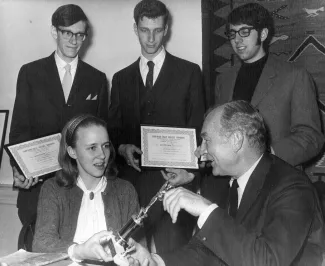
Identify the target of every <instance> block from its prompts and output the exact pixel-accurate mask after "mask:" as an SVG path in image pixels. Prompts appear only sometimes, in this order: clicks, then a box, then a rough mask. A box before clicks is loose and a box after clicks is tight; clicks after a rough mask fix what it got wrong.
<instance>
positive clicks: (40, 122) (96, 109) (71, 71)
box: [9, 4, 108, 224]
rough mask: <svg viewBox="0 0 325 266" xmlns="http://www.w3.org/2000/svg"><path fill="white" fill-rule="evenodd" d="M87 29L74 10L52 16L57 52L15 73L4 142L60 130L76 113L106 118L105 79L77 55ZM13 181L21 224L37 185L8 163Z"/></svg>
mask: <svg viewBox="0 0 325 266" xmlns="http://www.w3.org/2000/svg"><path fill="white" fill-rule="evenodd" d="M88 29H89V22H88V19H87V17H86V15H85V13H84V12H83V11H82V9H81V8H80V7H79V6H77V5H72V4H69V5H64V6H61V7H59V8H58V9H57V10H56V11H55V12H54V14H53V16H52V28H51V34H52V36H53V38H54V39H55V41H56V44H57V49H56V51H55V52H54V53H53V54H51V55H50V56H49V57H46V58H43V59H39V60H37V61H34V62H31V63H28V64H26V65H24V66H22V68H21V69H20V71H19V75H18V80H17V93H16V100H15V105H14V110H13V116H12V122H11V129H10V134H9V141H10V143H18V142H23V141H28V140H31V139H35V138H38V137H41V136H45V135H49V134H53V133H58V132H61V130H62V128H63V126H64V124H65V123H66V121H67V120H69V119H70V118H71V117H72V116H74V115H76V114H80V113H91V114H94V115H98V116H100V117H101V118H103V119H105V120H107V113H108V90H107V79H106V75H105V74H104V73H102V72H100V71H99V70H97V69H95V68H94V67H92V66H90V65H88V64H87V63H85V62H83V61H82V60H81V59H80V58H79V57H78V52H79V50H80V48H81V47H82V45H83V43H84V40H85V39H86V37H87V35H88ZM13 177H14V186H16V187H19V188H20V191H19V195H18V201H17V207H18V214H19V217H20V220H21V222H22V223H23V224H25V223H28V222H29V221H30V220H31V219H33V217H34V216H35V214H36V207H37V199H38V195H39V191H40V187H41V183H40V182H38V178H34V179H25V177H24V176H23V175H22V174H20V173H19V171H18V170H17V168H16V167H15V166H14V165H13Z"/></svg>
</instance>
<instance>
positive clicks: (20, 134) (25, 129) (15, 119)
mask: <svg viewBox="0 0 325 266" xmlns="http://www.w3.org/2000/svg"><path fill="white" fill-rule="evenodd" d="M27 76H28V74H27V66H26V65H25V66H23V67H22V68H21V69H20V71H19V74H18V79H17V87H16V99H15V104H14V109H13V114H12V120H11V127H10V133H9V142H10V143H18V142H22V141H27V140H29V139H30V138H31V128H30V101H29V98H30V95H31V91H30V85H29V83H28V77H27Z"/></svg>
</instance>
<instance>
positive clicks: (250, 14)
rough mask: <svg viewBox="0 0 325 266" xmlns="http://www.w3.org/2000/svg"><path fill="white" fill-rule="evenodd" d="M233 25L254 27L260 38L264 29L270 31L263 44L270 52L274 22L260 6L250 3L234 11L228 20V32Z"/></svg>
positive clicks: (268, 13)
mask: <svg viewBox="0 0 325 266" xmlns="http://www.w3.org/2000/svg"><path fill="white" fill-rule="evenodd" d="M230 24H231V25H239V24H246V25H249V26H253V27H254V28H255V29H256V30H257V32H258V37H259V39H258V40H259V44H260V37H261V32H262V30H263V29H268V35H267V38H266V39H265V41H264V42H263V48H264V50H265V51H268V47H269V44H270V42H271V40H272V37H273V35H274V21H273V18H272V16H271V14H270V12H269V11H268V10H267V9H266V8H265V7H263V6H262V5H260V4H257V3H249V4H245V5H242V6H239V7H237V8H235V9H233V10H232V11H231V12H230V14H229V15H228V18H227V23H226V31H229V29H230Z"/></svg>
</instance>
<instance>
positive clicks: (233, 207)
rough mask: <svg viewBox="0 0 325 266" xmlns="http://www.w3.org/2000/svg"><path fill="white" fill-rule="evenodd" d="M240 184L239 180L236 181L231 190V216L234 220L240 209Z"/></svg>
mask: <svg viewBox="0 0 325 266" xmlns="http://www.w3.org/2000/svg"><path fill="white" fill-rule="evenodd" d="M237 188H238V183H237V179H234V181H233V182H232V184H231V187H230V189H229V215H230V216H231V217H233V218H235V217H236V214H237V208H238V191H237Z"/></svg>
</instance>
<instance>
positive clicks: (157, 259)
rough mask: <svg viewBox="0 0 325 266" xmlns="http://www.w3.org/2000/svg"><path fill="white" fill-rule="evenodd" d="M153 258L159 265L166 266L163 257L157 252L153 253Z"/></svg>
mask: <svg viewBox="0 0 325 266" xmlns="http://www.w3.org/2000/svg"><path fill="white" fill-rule="evenodd" d="M151 258H152V259H153V260H154V261H155V262H156V263H157V265H158V266H166V264H165V262H164V261H163V259H162V258H161V257H160V256H159V255H158V254H156V253H151Z"/></svg>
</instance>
